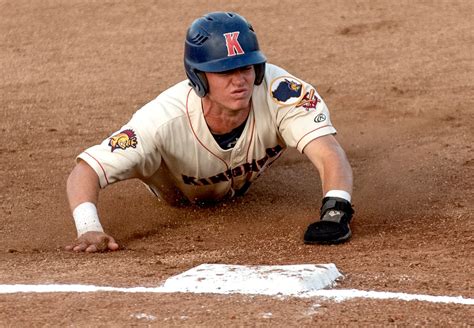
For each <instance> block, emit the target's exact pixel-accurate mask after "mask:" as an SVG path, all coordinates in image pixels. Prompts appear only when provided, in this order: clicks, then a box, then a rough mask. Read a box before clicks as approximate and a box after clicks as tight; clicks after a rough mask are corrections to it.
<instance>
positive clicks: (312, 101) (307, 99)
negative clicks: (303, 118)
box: [296, 89, 321, 111]
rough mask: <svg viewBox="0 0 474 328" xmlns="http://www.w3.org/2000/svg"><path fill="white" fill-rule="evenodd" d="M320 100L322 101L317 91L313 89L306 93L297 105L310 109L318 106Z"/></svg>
mask: <svg viewBox="0 0 474 328" xmlns="http://www.w3.org/2000/svg"><path fill="white" fill-rule="evenodd" d="M319 102H321V99H319V98H318V97H317V96H316V91H315V90H314V89H311V90H309V92H306V93H305V95H304V97H303V98H302V99H301V101H300V102H298V104H296V107H303V108H304V109H306V110H307V111H309V110H310V109H314V108H316V106H317V105H318V103H319Z"/></svg>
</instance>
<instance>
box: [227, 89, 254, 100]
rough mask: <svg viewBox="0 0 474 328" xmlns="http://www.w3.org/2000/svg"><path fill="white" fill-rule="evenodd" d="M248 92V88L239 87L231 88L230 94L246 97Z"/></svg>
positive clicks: (236, 97)
mask: <svg viewBox="0 0 474 328" xmlns="http://www.w3.org/2000/svg"><path fill="white" fill-rule="evenodd" d="M249 93H250V92H249V89H247V88H239V89H235V90H233V91H232V92H231V93H230V94H231V96H232V98H235V99H241V98H248V97H249Z"/></svg>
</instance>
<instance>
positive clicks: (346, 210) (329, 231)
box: [304, 197, 354, 244]
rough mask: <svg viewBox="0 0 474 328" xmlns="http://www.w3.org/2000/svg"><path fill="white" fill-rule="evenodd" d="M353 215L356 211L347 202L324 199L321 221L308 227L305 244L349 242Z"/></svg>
mask: <svg viewBox="0 0 474 328" xmlns="http://www.w3.org/2000/svg"><path fill="white" fill-rule="evenodd" d="M352 214H354V210H353V209H352V205H351V203H350V202H348V201H347V200H345V199H343V198H338V197H324V198H323V205H322V206H321V218H320V221H317V222H314V223H312V224H310V225H309V226H308V228H307V230H306V232H305V234H304V242H305V244H339V243H343V242H345V241H347V240H349V238H351V235H352V232H351V228H350V226H349V223H350V222H351V219H352Z"/></svg>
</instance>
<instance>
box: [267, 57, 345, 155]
mask: <svg viewBox="0 0 474 328" xmlns="http://www.w3.org/2000/svg"><path fill="white" fill-rule="evenodd" d="M267 73H268V75H267V76H266V79H267V85H268V90H267V102H268V104H269V107H270V110H271V111H272V114H273V116H274V120H275V124H276V125H277V128H278V131H279V133H280V135H281V136H282V138H283V140H284V141H285V143H286V144H287V145H288V146H289V147H294V148H296V149H298V151H300V152H303V149H304V147H305V146H306V145H307V144H308V143H309V142H310V141H312V140H314V139H316V138H318V137H322V136H325V135H328V134H335V133H336V129H335V128H334V127H333V125H332V123H331V120H330V116H329V110H328V108H327V106H326V104H325V103H324V101H323V99H322V98H321V97H320V95H319V94H318V93H317V91H316V89H315V88H314V87H313V86H312V85H310V84H308V83H306V82H304V81H302V80H300V79H298V78H296V77H294V76H293V75H291V74H289V73H288V72H286V71H285V70H283V69H281V68H279V67H277V66H274V65H269V68H268V69H267V71H266V74H267Z"/></svg>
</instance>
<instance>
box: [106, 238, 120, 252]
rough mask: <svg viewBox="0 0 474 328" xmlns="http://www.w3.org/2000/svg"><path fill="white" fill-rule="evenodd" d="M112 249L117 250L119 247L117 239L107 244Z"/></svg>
mask: <svg viewBox="0 0 474 328" xmlns="http://www.w3.org/2000/svg"><path fill="white" fill-rule="evenodd" d="M107 246H108V247H109V249H110V250H111V251H116V250H117V249H119V244H117V243H116V242H115V241H113V240H112V241H109V244H108V245H107Z"/></svg>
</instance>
